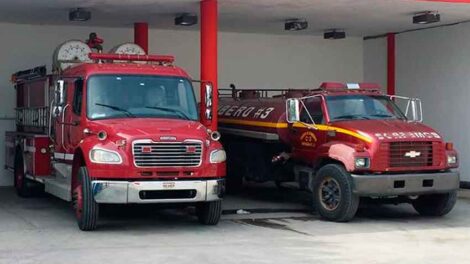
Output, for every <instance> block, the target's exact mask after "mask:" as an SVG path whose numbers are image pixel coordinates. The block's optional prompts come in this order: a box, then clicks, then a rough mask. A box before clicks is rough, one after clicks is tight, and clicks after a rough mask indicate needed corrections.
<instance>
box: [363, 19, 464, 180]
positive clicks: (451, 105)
mask: <svg viewBox="0 0 470 264" xmlns="http://www.w3.org/2000/svg"><path fill="white" fill-rule="evenodd" d="M383 41H385V40H383ZM386 52H387V50H386V46H384V45H383V43H381V42H377V41H371V40H367V41H365V43H364V58H365V59H364V60H365V63H364V76H367V77H370V76H372V77H370V78H376V79H383V78H384V77H385V78H386V73H385V75H384V71H383V70H377V68H376V67H377V66H378V65H382V64H383V57H380V56H377V61H370V62H367V61H368V60H370V59H371V57H374V56H375V54H377V53H379V54H382V56H386ZM396 56H397V57H396V92H397V94H401V95H406V96H412V97H419V98H421V99H422V100H423V111H424V122H425V123H427V124H429V125H430V126H432V127H433V128H435V129H436V130H437V131H439V132H440V133H441V134H442V135H443V136H444V137H445V139H446V140H447V141H452V142H454V144H455V147H456V148H457V149H458V151H459V153H460V168H461V178H462V180H463V181H470V163H469V162H468V161H469V160H470V140H468V135H469V134H468V131H470V120H469V118H468V116H469V114H468V112H469V111H470V105H469V103H468V102H469V98H470V74H469V69H470V24H461V25H456V26H450V27H442V28H435V29H429V30H422V31H415V32H409V33H403V34H399V35H397V37H396Z"/></svg>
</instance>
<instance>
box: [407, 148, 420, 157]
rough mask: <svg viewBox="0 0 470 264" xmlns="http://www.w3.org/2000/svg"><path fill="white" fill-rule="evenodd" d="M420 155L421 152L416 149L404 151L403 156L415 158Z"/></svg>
mask: <svg viewBox="0 0 470 264" xmlns="http://www.w3.org/2000/svg"><path fill="white" fill-rule="evenodd" d="M419 156H421V152H418V151H414V150H412V151H408V152H406V153H405V157H408V158H416V157H419Z"/></svg>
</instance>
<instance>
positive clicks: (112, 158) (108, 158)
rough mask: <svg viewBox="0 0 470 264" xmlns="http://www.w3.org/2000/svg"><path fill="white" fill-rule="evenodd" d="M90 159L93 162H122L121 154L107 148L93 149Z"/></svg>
mask: <svg viewBox="0 0 470 264" xmlns="http://www.w3.org/2000/svg"><path fill="white" fill-rule="evenodd" d="M90 160H91V161H92V162H93V163H105V164H121V163H122V158H121V156H120V155H119V154H118V153H117V152H115V151H111V150H105V149H97V148H95V149H92V150H91V151H90Z"/></svg>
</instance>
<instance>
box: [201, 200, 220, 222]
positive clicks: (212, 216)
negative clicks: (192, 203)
mask: <svg viewBox="0 0 470 264" xmlns="http://www.w3.org/2000/svg"><path fill="white" fill-rule="evenodd" d="M196 215H197V218H198V220H199V222H200V223H201V224H203V225H217V223H219V220H220V216H221V215H222V200H219V201H212V202H204V203H200V204H198V205H197V206H196Z"/></svg>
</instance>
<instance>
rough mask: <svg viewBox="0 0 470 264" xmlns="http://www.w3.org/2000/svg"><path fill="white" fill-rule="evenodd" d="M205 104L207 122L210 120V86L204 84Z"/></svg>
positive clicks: (211, 96)
mask: <svg viewBox="0 0 470 264" xmlns="http://www.w3.org/2000/svg"><path fill="white" fill-rule="evenodd" d="M205 89H206V91H205V95H206V98H204V99H205V104H206V119H207V120H212V98H213V95H212V84H210V83H206V84H205Z"/></svg>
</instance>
